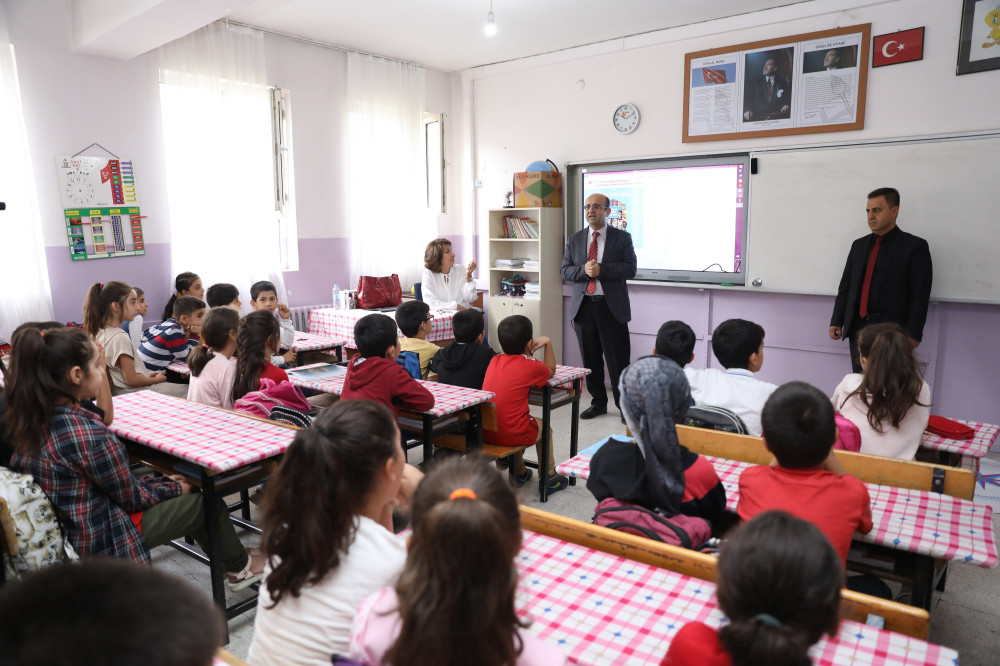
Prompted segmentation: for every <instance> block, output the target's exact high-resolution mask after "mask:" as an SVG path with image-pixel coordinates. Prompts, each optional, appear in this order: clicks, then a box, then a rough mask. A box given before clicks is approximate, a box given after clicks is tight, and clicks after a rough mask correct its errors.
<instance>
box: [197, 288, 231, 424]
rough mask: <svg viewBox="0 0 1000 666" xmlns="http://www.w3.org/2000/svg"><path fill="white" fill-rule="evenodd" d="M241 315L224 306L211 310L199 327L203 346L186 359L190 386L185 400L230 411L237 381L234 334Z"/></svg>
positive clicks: (198, 347)
mask: <svg viewBox="0 0 1000 666" xmlns="http://www.w3.org/2000/svg"><path fill="white" fill-rule="evenodd" d="M239 326H240V315H239V313H238V312H236V311H235V310H232V309H230V308H226V307H220V308H212V309H211V310H209V311H208V314H207V315H205V320H204V321H203V322H202V324H201V336H202V338H203V339H204V340H205V342H204V344H201V345H198V346H197V347H195V348H194V350H192V351H191V354H190V356H188V368H190V369H191V383H190V384H189V385H188V400H194V401H195V402H200V403H202V404H203V405H212V406H213V407H221V408H223V409H232V408H233V382H234V381H235V379H236V359H235V358H233V354H235V353H236V332H237V331H238V330H239Z"/></svg>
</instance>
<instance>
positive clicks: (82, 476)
mask: <svg viewBox="0 0 1000 666" xmlns="http://www.w3.org/2000/svg"><path fill="white" fill-rule="evenodd" d="M12 348H13V353H12V355H11V366H10V372H9V374H8V383H7V404H8V413H7V427H8V432H9V434H10V437H11V440H12V441H13V442H14V446H15V447H16V449H15V453H14V456H13V458H12V459H11V467H12V468H13V469H15V470H17V471H20V472H23V473H26V474H31V475H32V476H34V477H35V481H36V482H37V483H38V484H39V485H40V486H41V488H42V490H43V491H45V494H46V495H47V496H48V498H49V501H50V502H52V505H53V508H54V509H55V511H56V514H57V515H58V516H59V521H60V523H61V526H62V528H63V531H64V533H65V535H66V538H68V539H69V541H70V543H72V544H73V547H74V548H76V550H77V552H78V553H80V555H81V557H96V556H112V557H117V558H121V559H130V560H135V561H138V562H145V563H147V564H148V563H149V562H150V558H149V549H150V548H151V547H154V546H158V545H161V544H165V543H168V542H169V541H171V540H173V539H176V538H178V537H182V536H186V535H191V536H193V537H194V538H195V540H196V541H198V543H199V544H201V546H202V548H206V530H205V526H204V511H203V508H202V497H201V495H199V494H191V486H190V484H188V483H187V482H186V481H185V480H184V477H182V476H180V475H174V476H171V477H160V478H153V477H146V478H142V479H138V478H135V477H133V476H132V474H131V473H130V472H129V469H128V453H127V452H126V450H125V446H124V445H123V444H122V443H121V441H119V440H118V438H117V437H115V435H114V434H113V433H111V432H110V431H109V430H108V429H107V427H106V426H105V425H104V424H103V423H101V421H100V418H99V417H98V416H97V415H96V414H94V413H92V412H88V411H86V410H84V409H83V408H81V407H80V400H81V399H84V398H92V397H94V396H96V395H97V392H98V391H99V390H100V387H101V382H102V379H103V375H104V367H103V366H102V362H101V354H100V353H99V351H98V349H97V346H96V345H95V344H94V342H93V341H92V340H91V339H90V338H89V337H88V335H87V334H86V332H84V331H83V330H80V329H68V328H57V329H52V330H48V331H44V332H43V331H39V330H38V329H35V328H25V329H24V330H21V331H19V332H18V333H17V335H16V336H15V337H14V340H13V341H12ZM218 515H219V535H220V544H219V554H220V557H221V559H222V561H223V563H224V564H225V566H226V569H227V571H229V572H230V573H229V574H228V577H229V582H230V584H231V585H232V586H233V588H234V589H242V588H244V587H246V586H247V585H249V584H251V583H253V582H254V581H256V580H259V579H260V577H261V574H262V573H263V571H264V558H263V556H262V555H255V556H253V557H251V555H250V554H249V553H247V551H246V549H244V548H243V545H242V544H241V543H240V540H239V537H237V536H236V532H235V530H234V528H233V525H232V523H231V522H229V514H228V512H227V511H226V507H225V505H224V503H223V502H222V500H219V513H218Z"/></svg>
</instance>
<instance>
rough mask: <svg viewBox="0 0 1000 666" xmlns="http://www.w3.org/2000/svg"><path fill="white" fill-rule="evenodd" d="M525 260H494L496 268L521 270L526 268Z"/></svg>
mask: <svg viewBox="0 0 1000 666" xmlns="http://www.w3.org/2000/svg"><path fill="white" fill-rule="evenodd" d="M525 261H526V260H525V259H518V258H517V257H515V258H513V259H494V260H493V267H494V268H521V267H522V266H524V262H525Z"/></svg>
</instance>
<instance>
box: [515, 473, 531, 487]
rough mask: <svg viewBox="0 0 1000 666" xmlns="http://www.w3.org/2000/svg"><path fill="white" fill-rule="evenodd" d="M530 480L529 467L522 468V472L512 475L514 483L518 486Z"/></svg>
mask: <svg viewBox="0 0 1000 666" xmlns="http://www.w3.org/2000/svg"><path fill="white" fill-rule="evenodd" d="M530 480H531V470H530V469H525V470H524V474H515V475H514V483H516V484H517V487H518V488H520V487H521V486H523V485H524V484H526V483H527V482H528V481H530Z"/></svg>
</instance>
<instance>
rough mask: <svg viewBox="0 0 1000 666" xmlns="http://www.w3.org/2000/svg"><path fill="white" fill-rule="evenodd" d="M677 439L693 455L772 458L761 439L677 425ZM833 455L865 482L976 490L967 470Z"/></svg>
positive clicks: (964, 492) (957, 492)
mask: <svg viewBox="0 0 1000 666" xmlns="http://www.w3.org/2000/svg"><path fill="white" fill-rule="evenodd" d="M677 439H678V441H679V442H680V443H681V444H683V445H684V446H686V447H687V448H688V449H690V450H691V451H693V452H694V453H699V454H701V455H707V456H714V457H716V458H725V459H727V460H741V461H743V462H748V463H753V464H756V465H767V464H769V463H770V462H771V460H772V459H773V458H774V456H773V455H772V454H771V452H770V451H768V450H767V447H766V446H765V445H764V440H763V439H761V438H760V437H753V436H751V435H737V434H735V433H731V432H723V431H721V430H710V429H708V428H696V427H694V426H682V425H679V426H677ZM835 453H836V455H837V458H838V459H839V460H840V463H841V464H842V465H843V466H844V470H845V471H846V472H847V473H848V474H852V475H853V476H856V477H858V478H859V479H861V480H862V481H864V482H866V483H876V484H879V485H883V486H893V487H895V488H912V489H914V490H925V491H928V492H939V493H944V494H945V495H950V496H951V497H958V498H960V499H964V500H969V501H971V500H972V497H973V495H974V494H975V491H976V476H975V474H974V473H973V472H972V471H970V470H967V469H959V468H956V467H948V466H944V465H935V464H931V463H925V462H917V461H913V460H899V459H897V458H886V457H884V456H873V455H869V454H866V453H855V452H853V451H836V452H835Z"/></svg>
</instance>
